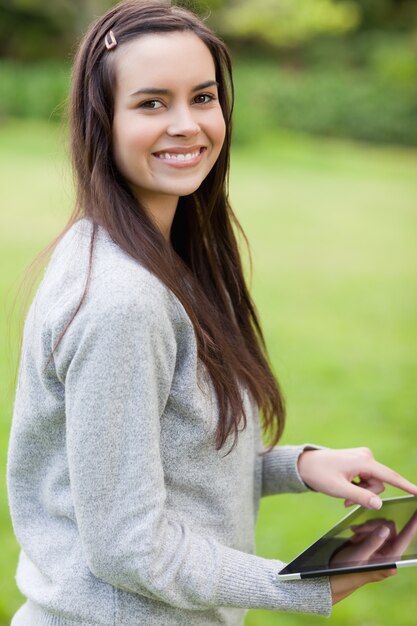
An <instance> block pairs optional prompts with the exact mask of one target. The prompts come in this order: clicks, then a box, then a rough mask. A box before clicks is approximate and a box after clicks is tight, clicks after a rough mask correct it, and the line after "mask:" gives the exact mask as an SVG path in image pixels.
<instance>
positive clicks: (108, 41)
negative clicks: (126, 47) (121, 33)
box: [104, 30, 117, 50]
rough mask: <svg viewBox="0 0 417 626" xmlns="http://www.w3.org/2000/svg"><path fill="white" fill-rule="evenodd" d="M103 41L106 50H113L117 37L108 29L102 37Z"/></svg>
mask: <svg viewBox="0 0 417 626" xmlns="http://www.w3.org/2000/svg"><path fill="white" fill-rule="evenodd" d="M104 43H105V46H106V48H107V50H113V48H115V47H116V46H117V39H116V37H115V36H114V32H113V31H112V30H109V32H108V33H106V36H105V37H104Z"/></svg>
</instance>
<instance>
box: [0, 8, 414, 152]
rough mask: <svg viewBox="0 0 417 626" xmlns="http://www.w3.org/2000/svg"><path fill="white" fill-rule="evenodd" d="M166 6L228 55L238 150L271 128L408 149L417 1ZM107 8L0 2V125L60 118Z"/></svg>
mask: <svg viewBox="0 0 417 626" xmlns="http://www.w3.org/2000/svg"><path fill="white" fill-rule="evenodd" d="M166 1H167V2H170V0H166ZM173 2H174V3H175V4H177V5H182V6H186V7H189V8H191V9H192V10H194V11H195V12H197V13H199V14H200V15H201V16H202V17H203V19H204V20H206V21H207V23H208V25H210V26H212V27H213V28H214V29H215V30H216V32H218V33H219V34H220V36H221V37H222V38H223V39H224V40H225V41H226V43H227V44H228V45H229V48H230V49H231V52H232V57H233V60H234V67H235V68H236V69H237V74H236V75H237V76H239V77H241V78H242V84H244V85H245V89H244V91H243V89H240V90H239V94H242V95H239V102H238V107H237V108H238V109H240V112H239V111H238V112H237V113H238V114H237V125H236V130H237V132H236V138H237V140H238V141H239V140H240V141H245V140H248V139H250V138H251V137H253V136H254V133H255V129H256V128H257V127H260V126H263V127H265V128H266V127H267V125H268V124H270V125H272V126H273V127H276V126H277V125H278V126H281V127H283V128H294V129H298V130H304V131H308V132H311V133H319V134H326V135H338V136H349V137H353V138H359V139H366V140H369V141H378V142H391V143H402V144H413V145H416V143H417V131H416V125H417V0H257V1H256V2H254V1H253V0H173ZM113 4H114V2H112V1H111V0H55V1H54V2H53V3H45V2H43V0H0V13H1V14H0V84H1V90H2V99H1V101H0V119H1V118H4V117H8V116H22V117H38V118H45V117H50V116H58V117H60V116H61V115H62V112H63V103H64V102H65V98H66V93H67V86H68V76H69V68H68V64H69V61H70V58H71V56H72V53H73V51H74V50H75V46H76V44H77V41H78V40H79V38H80V37H81V35H82V33H83V32H84V31H85V29H86V27H87V25H88V24H89V23H90V22H91V20H92V19H94V18H95V17H96V16H98V15H100V14H101V13H102V12H103V11H104V10H106V9H107V8H108V7H109V6H111V5H113ZM241 60H242V61H241ZM239 65H241V66H242V71H240V70H239ZM251 66H253V67H256V69H255V70H253V71H252V70H251V69H250V67H251ZM246 67H247V68H248V69H247V70H245V68H246Z"/></svg>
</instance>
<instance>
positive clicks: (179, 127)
mask: <svg viewBox="0 0 417 626" xmlns="http://www.w3.org/2000/svg"><path fill="white" fill-rule="evenodd" d="M166 132H167V134H168V135H170V136H177V137H178V136H181V137H193V136H194V135H197V134H198V133H199V132H200V126H199V124H198V123H197V121H196V120H195V118H194V116H193V112H192V111H190V109H189V107H188V106H187V107H181V108H178V109H176V110H175V111H173V115H172V119H171V121H170V123H169V124H168V126H167V129H166Z"/></svg>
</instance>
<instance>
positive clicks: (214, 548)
mask: <svg viewBox="0 0 417 626" xmlns="http://www.w3.org/2000/svg"><path fill="white" fill-rule="evenodd" d="M142 296H143V298H142V299H141V298H140V297H139V296H138V295H137V294H135V297H134V298H133V297H132V298H127V299H126V301H125V302H122V301H120V299H117V298H108V302H107V303H106V305H105V306H96V307H95V310H94V314H93V315H91V314H90V315H89V317H86V316H85V314H84V318H83V315H82V310H81V311H80V313H79V316H77V317H76V318H75V320H74V323H73V325H72V326H70V329H69V330H68V332H67V334H66V335H65V336H64V339H63V341H62V346H61V348H60V349H59V351H57V357H56V364H57V367H58V366H59V361H60V359H61V368H63V367H64V365H63V364H64V362H65V374H63V376H64V384H65V394H66V396H65V402H66V420H67V454H68V463H69V473H70V482H71V490H72V497H73V503H74V509H75V516H76V520H77V525H78V531H79V534H80V537H81V541H82V545H83V549H84V554H85V558H86V562H87V564H88V567H89V569H90V570H91V572H92V573H93V575H95V576H96V577H97V578H98V579H101V580H102V581H105V582H107V583H109V584H111V585H113V586H115V587H117V588H120V589H123V590H125V591H128V592H133V593H137V594H142V595H144V596H147V597H149V598H153V599H158V600H160V601H162V602H165V603H168V604H170V605H172V606H175V607H180V608H186V609H196V610H198V609H203V608H206V607H211V606H231V607H243V608H264V609H282V610H288V611H301V612H306V613H319V614H323V615H328V614H329V613H330V610H331V594H330V589H329V581H328V579H327V578H317V579H311V580H307V581H295V582H283V581H277V578H276V575H277V572H278V571H279V570H280V569H281V568H282V567H283V566H284V564H283V563H281V562H280V561H275V560H267V559H263V558H261V557H257V556H254V555H251V554H246V553H244V552H240V551H237V550H234V549H231V548H229V547H227V546H225V545H221V544H220V543H219V542H218V541H216V540H215V539H213V538H212V537H210V536H202V535H201V534H199V533H197V532H195V531H194V529H193V528H192V527H188V526H187V525H186V524H183V523H181V522H180V521H178V519H177V518H176V517H175V515H173V514H172V513H171V512H170V510H169V507H168V506H167V502H166V487H165V483H164V471H163V465H162V461H161V454H160V448H159V442H160V420H161V416H162V414H163V412H164V407H165V404H166V402H167V399H168V396H169V392H170V385H171V382H172V378H173V373H174V368H175V362H176V341H175V332H174V329H173V327H172V323H171V322H170V320H169V316H168V313H167V311H166V310H165V309H164V307H163V306H161V303H160V298H159V300H158V298H153V297H152V292H151V290H149V291H147V292H146V294H142ZM112 300H114V301H112ZM77 318H78V322H77ZM82 319H84V322H83V324H82V325H81V327H80V326H78V331H77V332H76V329H77V323H78V324H80V320H82ZM71 341H72V343H71ZM66 342H70V343H71V346H72V353H71V358H70V359H69V358H68V350H69V344H68V343H66ZM74 342H75V343H74ZM74 345H75V348H74ZM66 352H67V354H66ZM61 372H63V369H61Z"/></svg>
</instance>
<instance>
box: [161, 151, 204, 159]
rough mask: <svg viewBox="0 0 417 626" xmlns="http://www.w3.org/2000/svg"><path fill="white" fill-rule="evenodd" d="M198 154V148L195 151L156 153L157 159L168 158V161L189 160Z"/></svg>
mask: <svg viewBox="0 0 417 626" xmlns="http://www.w3.org/2000/svg"><path fill="white" fill-rule="evenodd" d="M199 154H200V150H197V151H196V152H189V153H187V154H170V153H169V152H165V153H164V154H158V159H168V160H170V161H191V160H192V159H196V158H197V157H198V155H199Z"/></svg>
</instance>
